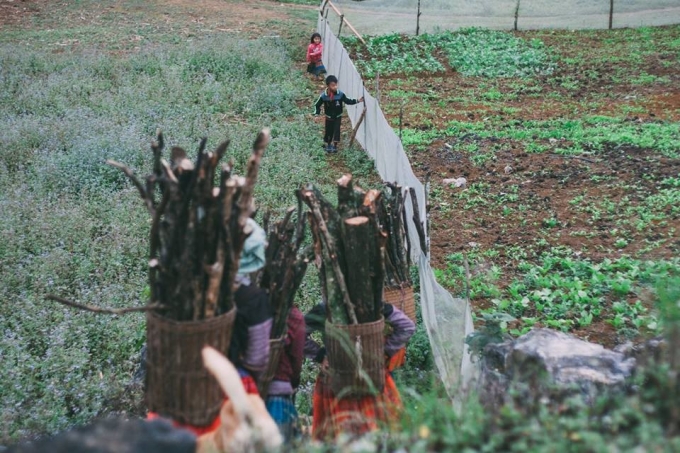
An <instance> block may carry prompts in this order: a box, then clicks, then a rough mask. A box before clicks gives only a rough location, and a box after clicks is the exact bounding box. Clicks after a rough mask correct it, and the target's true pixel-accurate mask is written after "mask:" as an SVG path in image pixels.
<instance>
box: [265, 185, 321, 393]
mask: <svg viewBox="0 0 680 453" xmlns="http://www.w3.org/2000/svg"><path fill="white" fill-rule="evenodd" d="M297 195H298V207H297V219H296V220H295V221H293V220H292V216H293V213H294V212H295V208H294V207H293V208H290V209H289V210H288V211H287V212H286V215H285V216H284V218H283V219H282V220H281V221H279V222H276V223H275V224H274V225H273V226H272V227H271V229H270V230H269V238H268V242H267V251H266V255H265V265H264V269H263V270H262V273H261V275H260V276H259V282H260V287H261V288H264V289H265V290H266V291H267V292H268V294H269V302H270V304H271V307H272V311H273V318H274V322H273V326H272V331H271V336H270V338H271V340H270V342H269V344H270V348H269V362H268V364H267V369H266V370H265V372H264V373H263V374H262V375H261V376H260V380H259V382H258V389H259V391H260V395H261V396H262V398H266V396H267V392H268V391H269V384H271V381H272V380H273V379H274V376H275V375H276V372H277V370H278V367H279V361H280V359H281V354H282V353H283V348H284V341H283V340H284V336H285V334H286V333H287V330H288V316H289V315H290V311H291V309H292V308H293V302H294V300H295V294H296V293H297V290H298V288H299V287H300V284H301V283H302V279H303V277H304V275H305V272H306V271H307V264H308V263H309V258H308V257H309V255H310V253H311V250H312V249H311V246H309V247H306V248H305V250H303V251H302V253H300V247H301V246H302V242H303V239H304V236H305V224H306V221H307V217H306V216H305V215H304V214H303V212H302V199H301V198H300V197H301V194H300V191H297ZM265 222H266V224H269V215H268V214H267V215H265Z"/></svg>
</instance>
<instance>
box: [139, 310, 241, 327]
mask: <svg viewBox="0 0 680 453" xmlns="http://www.w3.org/2000/svg"><path fill="white" fill-rule="evenodd" d="M234 315H236V305H234V306H233V307H231V310H229V311H228V312H225V313H222V314H220V315H217V316H213V317H212V318H204V319H197V320H193V319H192V320H190V321H178V320H176V319H172V318H168V317H167V316H163V315H162V314H160V313H158V312H157V311H156V310H151V311H148V312H147V316H151V317H153V318H156V319H157V320H159V321H163V322H164V323H166V324H169V325H172V326H176V327H179V328H191V327H199V326H200V327H205V326H208V325H210V324H213V323H218V322H221V321H223V318H224V317H231V316H234Z"/></svg>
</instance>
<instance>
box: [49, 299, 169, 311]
mask: <svg viewBox="0 0 680 453" xmlns="http://www.w3.org/2000/svg"><path fill="white" fill-rule="evenodd" d="M45 299H48V300H53V301H55V302H59V303H60V304H64V305H67V306H69V307H73V308H78V309H80V310H85V311H91V312H93V313H102V314H107V315H124V314H126V313H135V312H140V311H149V310H163V309H165V308H166V307H165V306H164V305H161V304H149V305H145V306H143V307H126V308H102V307H96V306H94V305H87V304H79V303H77V302H73V301H70V300H68V299H64V298H63V297H59V296H55V295H53V294H48V295H47V296H45Z"/></svg>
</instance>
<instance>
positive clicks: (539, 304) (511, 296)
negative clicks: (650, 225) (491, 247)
mask: <svg viewBox="0 0 680 453" xmlns="http://www.w3.org/2000/svg"><path fill="white" fill-rule="evenodd" d="M569 252H570V251H569V250H568V249H557V248H555V249H552V250H551V251H548V252H545V253H543V254H542V255H541V256H540V257H539V258H538V260H537V261H535V262H534V261H527V260H519V262H518V264H517V267H518V270H519V276H518V277H515V278H513V279H511V280H509V281H507V282H506V284H505V285H504V286H503V287H501V286H499V282H498V275H499V274H498V273H499V270H498V269H497V268H496V267H495V266H489V265H488V264H487V263H486V262H485V260H484V259H483V258H482V257H479V258H477V260H476V261H475V262H473V263H472V264H471V265H472V266H473V271H474V272H473V275H472V278H471V279H470V297H471V298H472V299H476V298H477V299H479V298H485V299H488V300H489V301H490V303H491V307H490V308H487V309H484V310H482V311H481V315H480V316H481V320H483V321H484V323H485V324H488V323H489V322H491V323H492V324H491V325H492V326H494V325H498V326H500V327H502V329H501V330H502V331H503V332H510V333H512V334H514V335H519V334H522V333H524V332H525V331H526V330H527V329H528V328H530V327H532V326H534V325H536V324H541V325H543V326H547V327H551V328H554V329H560V330H564V331H568V330H571V329H575V328H580V327H586V326H588V325H590V324H592V323H593V322H595V321H599V320H604V321H606V322H609V323H611V324H612V325H613V326H614V327H615V328H616V329H618V330H621V331H624V330H626V329H632V330H645V329H647V328H653V327H654V328H655V327H656V326H655V324H656V320H655V318H654V317H653V316H650V313H649V306H647V305H646V304H645V303H643V302H642V301H641V300H640V299H639V296H637V294H638V293H639V292H640V290H641V289H642V288H643V287H645V286H646V285H649V284H650V283H651V282H654V281H655V280H656V279H658V278H659V276H663V275H680V262H679V261H678V260H677V259H675V260H670V261H639V260H634V259H631V258H627V257H622V258H619V259H616V260H611V259H604V260H603V261H601V262H598V263H595V262H592V261H590V260H588V259H577V258H574V257H573V256H572V255H571V254H570V253H569ZM464 276H465V268H464V266H463V256H462V255H461V254H454V255H451V256H450V257H449V258H448V266H447V269H446V270H445V271H443V272H442V271H440V273H439V275H438V277H441V279H442V280H441V281H443V282H444V283H445V284H446V285H447V286H450V287H453V288H462V287H464V285H465V279H464ZM505 314H508V315H510V316H512V317H515V318H517V321H516V322H514V323H510V325H511V327H509V323H508V321H510V320H509V319H506V318H502V316H504V315H505ZM496 316H500V318H497V319H496V318H494V317H496ZM501 321H503V324H501ZM487 330H488V329H487Z"/></svg>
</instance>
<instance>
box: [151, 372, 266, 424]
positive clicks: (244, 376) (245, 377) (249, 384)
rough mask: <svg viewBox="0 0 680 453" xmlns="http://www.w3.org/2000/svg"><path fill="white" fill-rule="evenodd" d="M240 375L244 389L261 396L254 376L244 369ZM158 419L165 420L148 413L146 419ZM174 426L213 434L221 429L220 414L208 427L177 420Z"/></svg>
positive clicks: (173, 421)
mask: <svg viewBox="0 0 680 453" xmlns="http://www.w3.org/2000/svg"><path fill="white" fill-rule="evenodd" d="M238 374H239V375H240V376H241V382H242V383H243V388H245V389H246V393H250V394H253V395H259V392H258V390H257V383H256V382H255V379H253V377H252V376H250V375H249V374H248V372H247V371H245V370H243V369H239V370H238ZM224 401H225V402H226V401H227V398H225V399H224ZM157 418H163V417H161V415H159V414H158V413H156V412H148V413H147V414H146V419H147V420H154V419H157ZM172 426H174V427H175V428H182V429H187V430H189V431H191V432H192V433H194V434H196V435H197V436H201V435H203V434H207V433H211V432H213V431H216V430H217V428H219V427H220V414H219V413H218V414H217V416H216V417H215V420H213V421H212V423H210V424H209V425H207V426H194V425H188V424H184V423H179V422H177V421H175V420H172Z"/></svg>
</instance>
